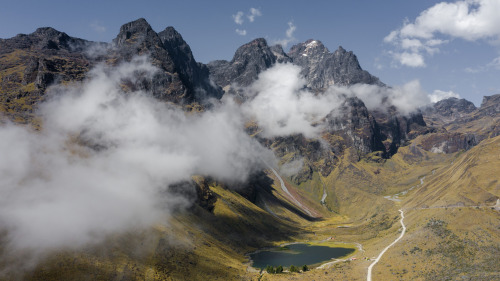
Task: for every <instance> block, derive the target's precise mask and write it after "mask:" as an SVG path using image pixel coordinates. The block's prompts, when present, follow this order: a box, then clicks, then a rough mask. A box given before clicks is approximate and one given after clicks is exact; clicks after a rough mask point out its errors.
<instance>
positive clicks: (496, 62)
mask: <svg viewBox="0 0 500 281" xmlns="http://www.w3.org/2000/svg"><path fill="white" fill-rule="evenodd" d="M491 70H500V57H497V58H494V59H493V60H492V61H490V62H489V63H487V64H486V65H480V66H476V67H467V68H466V69H464V71H465V72H467V73H480V72H484V71H491Z"/></svg>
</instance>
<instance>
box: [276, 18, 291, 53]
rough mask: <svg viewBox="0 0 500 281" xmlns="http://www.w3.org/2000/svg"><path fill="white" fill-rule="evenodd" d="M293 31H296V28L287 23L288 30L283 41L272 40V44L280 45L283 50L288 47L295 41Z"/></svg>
mask: <svg viewBox="0 0 500 281" xmlns="http://www.w3.org/2000/svg"><path fill="white" fill-rule="evenodd" d="M295 30H297V26H295V25H294V24H293V22H291V21H289V22H288V29H287V30H286V32H285V35H286V37H285V38H283V39H277V40H272V44H280V45H281V46H283V47H284V48H286V47H287V46H288V44H290V43H291V42H293V41H295V40H297V39H295V37H294V35H293V34H294V33H295Z"/></svg>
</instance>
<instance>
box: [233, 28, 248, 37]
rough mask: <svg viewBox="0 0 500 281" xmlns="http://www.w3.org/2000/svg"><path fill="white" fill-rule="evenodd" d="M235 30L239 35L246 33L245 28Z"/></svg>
mask: <svg viewBox="0 0 500 281" xmlns="http://www.w3.org/2000/svg"><path fill="white" fill-rule="evenodd" d="M235 31H236V33H238V34H239V35H241V36H245V35H247V31H246V30H245V29H236V30H235Z"/></svg>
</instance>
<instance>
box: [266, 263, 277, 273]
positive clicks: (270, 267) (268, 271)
mask: <svg viewBox="0 0 500 281" xmlns="http://www.w3.org/2000/svg"><path fill="white" fill-rule="evenodd" d="M266 271H267V273H276V271H275V270H274V267H272V266H270V265H268V266H266Z"/></svg>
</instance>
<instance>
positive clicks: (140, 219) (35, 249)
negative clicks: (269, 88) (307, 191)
mask: <svg viewBox="0 0 500 281" xmlns="http://www.w3.org/2000/svg"><path fill="white" fill-rule="evenodd" d="M155 71H156V69H155V68H154V67H153V66H152V65H151V64H150V63H149V62H148V60H147V59H146V58H145V57H142V58H138V59H135V60H133V61H132V62H129V63H123V64H122V65H120V66H118V67H115V68H110V67H107V66H103V65H101V66H98V67H97V68H95V69H94V70H92V71H91V72H90V73H89V79H88V80H87V81H85V82H84V83H82V84H80V85H77V86H70V87H62V86H61V87H56V88H53V89H52V90H51V91H50V94H49V96H51V98H49V101H48V102H46V103H45V104H42V105H41V108H40V115H41V118H42V120H43V122H42V124H43V125H42V127H43V128H42V129H41V130H40V131H39V132H35V131H33V130H31V129H29V128H26V127H21V126H17V125H13V124H5V125H2V126H1V127H0V138H1V139H2V142H0V155H2V158H1V159H0V228H1V229H0V230H1V231H6V235H7V236H6V240H5V241H6V249H4V253H6V254H7V255H10V254H14V253H16V252H25V251H30V252H31V253H32V257H34V259H36V257H39V256H40V255H41V254H43V253H45V252H47V251H50V250H56V249H61V248H67V247H69V248H74V247H80V246H82V245H85V244H88V243H93V242H99V241H101V239H102V238H104V236H106V235H107V234H110V233H114V232H120V231H124V230H129V229H136V228H143V227H147V226H150V225H152V224H154V223H157V222H165V221H166V220H165V219H166V217H168V215H169V214H170V213H171V212H172V211H173V210H175V209H178V208H183V207H185V206H187V205H189V204H190V202H192V201H193V200H194V198H185V197H182V196H180V195H178V194H174V193H171V192H169V189H168V186H169V185H171V184H175V183H178V182H181V181H186V180H190V179H191V176H192V175H196V174H198V175H208V176H212V177H215V178H217V179H221V180H226V181H244V180H245V179H246V177H247V176H248V175H249V174H250V173H251V172H252V171H255V170H256V169H261V168H263V167H265V166H264V165H263V163H264V161H267V162H272V160H270V159H269V158H270V157H272V156H270V154H269V152H268V150H266V149H264V148H263V147H262V146H261V145H260V144H258V143H257V142H256V141H255V140H253V139H252V138H250V137H249V136H248V135H247V134H246V133H245V132H244V130H243V128H244V119H243V118H242V116H241V114H239V109H238V106H237V105H236V104H234V103H233V102H231V100H226V101H224V103H223V104H222V105H216V106H214V107H215V108H214V110H211V111H206V112H203V113H192V114H187V113H185V112H183V111H182V110H180V109H178V108H176V107H174V106H169V105H167V104H164V103H162V102H160V101H158V100H156V99H154V98H152V97H151V96H150V95H148V93H144V92H140V91H138V92H129V93H124V92H123V90H122V88H121V85H122V83H123V82H124V81H128V82H129V83H135V82H136V81H134V79H135V77H136V76H137V74H139V73H140V74H141V76H142V77H144V76H151V75H153V73H154V72H155Z"/></svg>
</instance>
